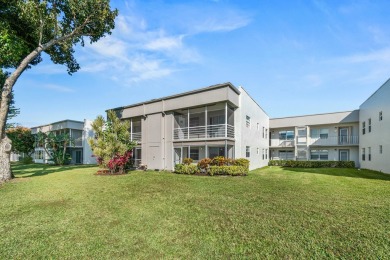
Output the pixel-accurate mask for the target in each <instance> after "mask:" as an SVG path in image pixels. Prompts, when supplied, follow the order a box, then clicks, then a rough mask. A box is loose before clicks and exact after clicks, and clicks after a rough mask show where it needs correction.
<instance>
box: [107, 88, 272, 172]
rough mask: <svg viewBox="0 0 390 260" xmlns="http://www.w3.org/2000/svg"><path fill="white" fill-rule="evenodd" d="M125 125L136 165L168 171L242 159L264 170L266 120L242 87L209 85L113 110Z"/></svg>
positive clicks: (251, 166) (265, 163)
mask: <svg viewBox="0 0 390 260" xmlns="http://www.w3.org/2000/svg"><path fill="white" fill-rule="evenodd" d="M114 110H115V111H116V112H117V114H118V115H119V117H120V118H121V119H123V120H129V121H130V125H131V128H130V132H131V138H132V140H135V141H137V142H138V146H137V147H136V148H135V153H134V156H135V160H136V165H139V164H144V165H147V167H148V168H149V169H159V170H160V169H161V170H162V169H164V170H173V169H174V166H175V164H177V163H181V162H182V160H183V158H186V157H189V158H192V159H193V160H194V162H197V161H199V160H201V159H203V158H206V157H208V158H213V157H215V156H225V157H229V158H247V159H249V160H250V169H255V168H259V167H263V166H266V165H268V160H269V158H268V153H269V152H268V149H269V148H268V135H269V130H268V129H269V117H268V115H267V114H266V113H265V112H264V111H263V109H262V108H261V107H260V106H259V105H258V104H257V103H256V102H255V101H254V100H253V99H252V98H251V97H250V96H249V95H248V93H247V92H246V91H245V90H244V89H243V88H242V87H240V88H238V89H237V88H236V87H235V86H233V85H232V84H231V83H224V84H218V85H213V86H210V87H206V88H202V89H197V90H194V91H190V92H185V93H181V94H177V95H173V96H168V97H163V98H159V99H153V100H150V101H146V102H142V103H138V104H133V105H129V106H125V107H119V108H115V109H114Z"/></svg>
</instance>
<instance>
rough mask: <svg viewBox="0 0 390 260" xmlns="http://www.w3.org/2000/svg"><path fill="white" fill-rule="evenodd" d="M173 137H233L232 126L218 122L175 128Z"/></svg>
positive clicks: (182, 138)
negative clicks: (216, 123) (215, 123)
mask: <svg viewBox="0 0 390 260" xmlns="http://www.w3.org/2000/svg"><path fill="white" fill-rule="evenodd" d="M173 138H174V139H175V140H185V139H209V138H210V139H212V138H234V126H232V125H226V124H220V125H208V126H192V127H184V128H175V129H174V130H173Z"/></svg>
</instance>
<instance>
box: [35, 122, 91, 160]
mask: <svg viewBox="0 0 390 260" xmlns="http://www.w3.org/2000/svg"><path fill="white" fill-rule="evenodd" d="M91 123H92V122H91V121H88V120H84V122H82V121H74V120H63V121H59V122H55V123H51V124H47V125H42V126H36V127H32V128H31V133H32V134H36V133H38V132H44V133H48V132H54V133H56V134H62V133H69V134H70V136H71V137H72V138H73V139H74V141H75V142H74V144H73V145H70V146H68V147H67V150H66V151H67V153H69V154H70V155H71V157H72V159H71V162H70V163H71V164H95V163H96V159H95V158H94V157H92V150H91V148H90V146H89V144H88V141H87V140H88V138H89V137H93V130H92V127H91ZM33 158H34V161H35V162H36V163H50V161H49V159H50V157H49V155H48V154H46V152H45V150H44V148H43V147H39V146H37V147H36V148H35V152H34V156H33Z"/></svg>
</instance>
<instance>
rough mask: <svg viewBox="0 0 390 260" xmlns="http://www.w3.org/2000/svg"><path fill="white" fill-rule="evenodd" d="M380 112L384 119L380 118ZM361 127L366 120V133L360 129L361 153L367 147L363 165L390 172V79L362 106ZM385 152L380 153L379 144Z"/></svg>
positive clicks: (361, 161) (363, 166) (366, 167)
mask: <svg viewBox="0 0 390 260" xmlns="http://www.w3.org/2000/svg"><path fill="white" fill-rule="evenodd" d="M379 112H382V117H383V119H382V120H381V121H380V120H379ZM369 118H371V129H372V130H371V132H369V131H368V119H369ZM359 121H360V128H361V127H362V123H363V122H366V133H365V134H364V135H363V134H362V129H360V153H361V151H362V148H365V149H366V158H365V160H364V161H363V160H362V156H361V155H360V163H361V167H362V168H365V169H371V170H376V171H382V172H385V173H390V160H389V159H390V80H388V81H387V82H386V83H385V84H383V85H382V86H381V87H380V88H379V89H378V90H377V91H376V92H375V93H374V94H373V95H372V96H371V97H370V98H369V99H367V100H366V101H365V102H364V103H363V104H362V105H361V106H360V119H359ZM380 145H382V149H383V152H382V154H380V152H379V146H380ZM369 147H371V161H369V160H368V148H369Z"/></svg>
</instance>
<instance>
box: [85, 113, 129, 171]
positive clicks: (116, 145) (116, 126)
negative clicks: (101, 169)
mask: <svg viewBox="0 0 390 260" xmlns="http://www.w3.org/2000/svg"><path fill="white" fill-rule="evenodd" d="M107 117H108V119H107V121H106V120H105V119H104V118H103V117H102V116H98V117H97V118H96V119H95V121H94V122H93V123H92V129H93V130H94V131H95V138H90V139H89V140H88V143H89V145H90V146H91V148H92V151H93V153H94V155H95V156H97V157H99V158H100V159H101V160H102V164H103V166H106V165H107V163H108V161H109V160H110V159H112V158H114V157H115V156H116V155H118V154H119V155H123V154H125V153H126V152H127V151H130V150H131V149H133V148H134V146H135V143H134V142H132V141H131V140H130V132H129V128H130V124H129V122H128V121H121V120H120V119H119V118H118V117H117V115H116V114H115V112H114V111H112V110H110V111H108V112H107Z"/></svg>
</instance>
